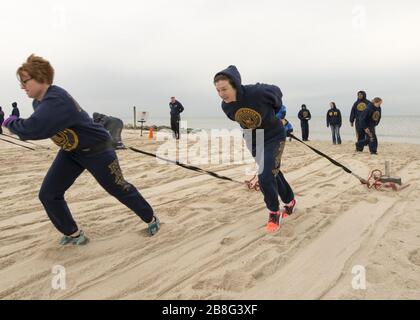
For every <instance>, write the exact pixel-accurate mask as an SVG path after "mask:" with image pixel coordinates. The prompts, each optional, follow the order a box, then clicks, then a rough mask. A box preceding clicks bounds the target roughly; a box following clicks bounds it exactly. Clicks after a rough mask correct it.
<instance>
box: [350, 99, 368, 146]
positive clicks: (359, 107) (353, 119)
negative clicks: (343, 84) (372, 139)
mask: <svg viewBox="0 0 420 320" xmlns="http://www.w3.org/2000/svg"><path fill="white" fill-rule="evenodd" d="M369 103H370V101H369V100H368V99H367V98H366V92H365V91H359V92H358V93H357V100H356V102H355V103H354V104H353V107H352V108H351V112H350V125H351V126H352V127H353V126H355V129H356V141H357V142H359V141H362V140H366V139H365V138H366V134H365V132H364V130H363V128H361V126H360V116H361V115H362V113H363V111H365V109H366V107H367V106H368V104H369Z"/></svg>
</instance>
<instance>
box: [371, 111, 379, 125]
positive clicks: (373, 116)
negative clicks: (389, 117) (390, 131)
mask: <svg viewBox="0 0 420 320" xmlns="http://www.w3.org/2000/svg"><path fill="white" fill-rule="evenodd" d="M380 118H381V113H380V112H379V111H375V112H374V113H373V115H372V119H373V121H376V122H378V121H379V119H380Z"/></svg>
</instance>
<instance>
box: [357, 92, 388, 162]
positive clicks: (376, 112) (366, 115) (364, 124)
mask: <svg viewBox="0 0 420 320" xmlns="http://www.w3.org/2000/svg"><path fill="white" fill-rule="evenodd" d="M381 104H382V99H381V98H378V97H376V98H374V99H373V100H372V102H371V103H370V104H369V105H368V106H367V107H366V109H365V111H363V112H362V114H361V116H360V120H359V121H360V127H361V128H362V129H363V131H364V132H365V133H366V137H365V139H364V140H361V141H359V142H356V150H357V151H363V148H364V147H365V146H366V145H369V151H370V154H378V153H377V151H378V137H377V136H376V127H377V126H378V124H379V122H380V121H381V117H382V109H381Z"/></svg>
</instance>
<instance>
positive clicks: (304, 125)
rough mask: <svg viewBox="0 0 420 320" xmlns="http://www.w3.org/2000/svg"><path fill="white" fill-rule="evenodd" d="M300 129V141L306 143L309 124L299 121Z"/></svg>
mask: <svg viewBox="0 0 420 320" xmlns="http://www.w3.org/2000/svg"><path fill="white" fill-rule="evenodd" d="M300 127H301V128H302V140H303V141H308V139H309V122H308V121H301V122H300Z"/></svg>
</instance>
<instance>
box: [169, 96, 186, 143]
mask: <svg viewBox="0 0 420 320" xmlns="http://www.w3.org/2000/svg"><path fill="white" fill-rule="evenodd" d="M169 107H170V108H171V129H172V131H173V132H174V138H176V139H177V140H179V122H180V121H181V113H182V112H183V111H184V107H183V106H182V104H181V102H179V101H178V100H176V99H175V97H171V102H169Z"/></svg>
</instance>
